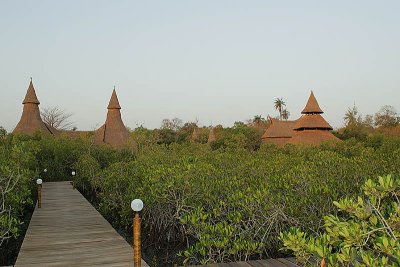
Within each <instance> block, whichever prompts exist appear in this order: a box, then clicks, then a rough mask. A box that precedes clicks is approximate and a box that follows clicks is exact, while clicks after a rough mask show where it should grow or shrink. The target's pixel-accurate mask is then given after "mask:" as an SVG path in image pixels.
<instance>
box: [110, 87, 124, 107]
mask: <svg viewBox="0 0 400 267" xmlns="http://www.w3.org/2000/svg"><path fill="white" fill-rule="evenodd" d="M107 108H108V109H121V106H120V105H119V101H118V97H117V92H116V91H115V88H114V90H113V92H112V95H111V98H110V102H109V103H108V107H107Z"/></svg>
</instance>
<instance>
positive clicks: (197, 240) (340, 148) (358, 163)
mask: <svg viewBox="0 0 400 267" xmlns="http://www.w3.org/2000/svg"><path fill="white" fill-rule="evenodd" d="M193 127H194V125H192V124H188V125H183V126H182V127H180V128H179V129H178V130H176V129H173V131H174V134H175V137H176V136H182V138H181V139H179V138H178V139H176V140H178V141H176V142H175V141H174V142H170V143H169V144H168V145H167V144H166V143H161V145H157V140H159V139H157V136H156V133H157V131H155V130H148V129H145V128H141V127H139V128H138V129H136V130H135V131H133V132H132V133H131V134H132V136H133V140H135V149H134V150H131V149H123V150H118V151H116V150H113V149H111V148H109V147H107V146H95V145H93V143H92V141H91V140H90V139H85V138H78V139H69V138H63V137H60V138H52V137H49V136H42V135H40V134H38V135H35V136H33V137H27V136H18V137H13V136H12V135H10V134H5V135H0V147H1V149H2V151H4V153H3V155H4V156H3V157H2V158H1V159H0V162H5V163H4V164H3V165H2V166H7V164H9V165H10V166H14V167H12V168H11V167H10V169H11V170H15V166H20V170H21V171H20V173H21V177H25V178H21V179H19V180H18V181H19V182H22V183H23V184H20V185H18V186H17V187H14V189H13V190H14V191H13V193H11V195H10V198H9V200H8V201H9V203H12V207H13V210H14V211H15V214H19V215H20V214H21V213H22V211H23V210H24V209H25V208H24V207H23V205H21V201H26V200H27V199H28V200H29V199H30V200H29V201H28V202H27V203H28V205H29V203H32V199H34V197H32V195H31V193H30V192H29V195H27V194H28V193H27V192H28V191H29V190H27V189H26V188H29V189H31V188H32V186H34V180H35V179H36V178H37V176H41V177H42V178H43V179H44V181H57V180H70V179H71V176H70V173H71V170H76V172H77V175H76V177H75V178H74V179H75V182H76V185H77V186H78V188H79V189H80V190H81V192H83V193H84V194H86V196H87V197H88V199H90V200H91V201H92V203H93V205H94V206H95V207H96V208H97V209H98V210H99V211H100V212H101V213H102V214H103V216H104V217H106V218H107V219H108V220H109V221H110V222H111V223H112V224H113V226H114V227H116V228H117V229H118V230H121V229H124V230H125V231H127V232H129V231H130V230H131V224H132V211H131V209H130V202H131V200H132V199H134V198H141V199H142V200H143V201H144V203H145V209H144V210H143V231H144V236H145V238H143V242H144V245H145V246H151V250H153V251H154V250H157V249H158V251H159V252H165V251H168V255H167V256H166V257H169V258H167V260H168V261H169V262H178V261H179V262H181V263H182V262H183V261H185V263H187V264H198V263H204V264H205V263H213V262H220V261H230V260H235V261H238V260H247V259H253V258H256V257H260V256H281V255H280V253H281V252H280V251H279V249H280V246H281V243H280V241H279V239H278V236H279V233H280V232H283V231H286V230H288V229H289V228H290V227H292V226H295V227H300V228H301V229H304V231H305V234H306V233H307V234H310V233H318V232H320V231H321V230H322V226H323V225H324V223H325V221H324V216H327V215H328V214H330V213H332V214H333V215H334V216H338V212H337V210H336V209H335V205H334V204H333V201H334V200H336V199H341V198H345V197H348V198H349V199H351V198H352V197H355V196H356V195H358V194H359V193H360V189H359V188H360V187H361V185H363V184H364V182H365V181H366V179H367V177H374V176H379V175H381V176H382V175H385V174H388V173H391V174H394V175H398V174H399V173H400V140H399V139H398V138H388V137H384V136H382V137H371V138H369V137H368V138H367V140H366V141H365V142H359V141H357V140H355V139H351V140H348V141H345V142H342V143H339V144H337V145H336V146H331V145H323V146H321V147H296V146H286V147H284V148H277V147H275V146H271V145H260V138H259V137H260V132H259V131H258V130H257V128H256V127H249V126H247V125H245V124H241V123H237V124H235V126H234V127H233V128H226V129H222V128H219V129H218V133H217V135H218V140H217V141H216V142H215V144H219V146H218V147H213V144H211V146H210V145H208V144H201V143H197V142H193V141H189V140H188V139H190V135H189V133H191V131H192V128H193ZM198 130H203V129H198ZM205 130H206V129H205ZM199 132H201V131H199ZM204 132H206V131H204ZM218 142H219V143H218ZM12 151H15V152H12ZM13 154H15V155H16V156H15V157H10V155H13ZM6 162H9V163H7V164H6ZM44 168H47V169H48V171H47V173H46V174H44V173H43V172H42V170H43V169H44ZM2 172H4V173H5V174H7V172H6V169H5V170H4V171H3V170H2ZM9 176H10V175H8V176H7V175H5V177H9ZM2 177H3V176H2ZM23 181H24V182H23ZM24 188H25V189H24ZM14 192H15V193H14ZM30 205H31V204H30ZM19 208H21V209H22V210H18V209H19ZM356 211H357V212H358V213H360V214H361V211H359V210H356ZM14 218H16V220H19V219H18V216H17V215H16V216H14ZM11 221H12V220H8V221H7V222H5V221H4V222H3V224H7V223H8V222H11ZM17 224H18V223H17V221H13V222H12V225H17ZM350 235H352V236H355V233H350ZM382 242H384V243H382V245H383V246H385V244H386V241H383V240H382ZM388 244H389V245H390V242H389V243H388ZM389 245H388V246H389ZM384 248H385V247H383V248H382V249H384ZM179 252H180V253H179ZM178 253H179V255H180V258H176V257H177V256H176V255H177V254H178ZM323 253H325V252H323ZM348 253H352V251H348ZM171 255H172V256H171ZM366 255H367V254H366ZM364 257H367V256H365V255H364ZM163 260H164V259H161V258H159V261H163Z"/></svg>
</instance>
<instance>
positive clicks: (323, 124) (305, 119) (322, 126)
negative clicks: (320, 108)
mask: <svg viewBox="0 0 400 267" xmlns="http://www.w3.org/2000/svg"><path fill="white" fill-rule="evenodd" d="M293 129H294V130H305V129H319V130H332V126H330V125H329V123H328V122H327V121H326V120H325V119H324V118H323V117H322V116H321V115H320V114H312V115H308V114H307V115H303V116H301V117H300V119H298V120H297V122H296V124H295V125H294V127H293Z"/></svg>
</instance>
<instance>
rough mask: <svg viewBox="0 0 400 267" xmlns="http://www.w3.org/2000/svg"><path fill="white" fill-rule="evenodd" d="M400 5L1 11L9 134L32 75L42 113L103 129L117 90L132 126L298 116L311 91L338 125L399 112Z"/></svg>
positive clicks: (1, 105) (22, 6)
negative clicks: (349, 117) (386, 110)
mask: <svg viewBox="0 0 400 267" xmlns="http://www.w3.org/2000/svg"><path fill="white" fill-rule="evenodd" d="M399 14H400V1H365V0H364V1H267V0H260V1H251V0H242V1H234V0H226V1H222V0H220V1H219V0H210V1H206V0H201V1H187V0H182V1H172V0H168V1H165V0H163V1H99V0H95V1H88V0H86V1H52V0H51V1H50V0H49V1H15V0H13V1H6V0H1V1H0V90H1V97H0V114H1V116H0V125H3V126H5V127H6V129H7V130H12V129H13V128H14V127H15V125H16V124H17V123H18V120H19V118H20V114H21V112H22V104H21V102H22V100H23V98H24V95H25V93H26V89H27V87H28V84H29V77H30V76H32V77H33V81H34V85H35V88H36V92H37V95H38V97H39V100H40V101H41V107H48V106H58V107H60V108H62V109H65V110H66V111H67V112H71V113H73V114H74V116H73V118H72V119H73V121H75V122H76V125H77V126H78V128H79V129H82V130H89V129H93V128H95V127H96V126H99V125H101V124H102V123H103V122H104V120H105V117H106V112H107V110H106V107H107V104H108V101H109V98H110V96H111V92H112V88H113V86H114V85H116V88H117V93H118V96H119V100H120V104H121V106H122V115H123V120H124V122H125V124H126V125H127V126H128V127H131V128H134V127H136V125H137V124H143V125H144V126H146V127H149V128H154V127H159V126H160V122H161V120H162V119H164V118H173V117H179V118H181V119H183V120H184V121H193V120H195V119H196V118H197V119H198V120H199V122H200V124H201V125H210V124H211V123H213V124H214V125H216V124H222V125H224V126H231V125H232V124H233V123H234V122H235V121H238V120H246V119H249V118H252V117H253V116H254V115H258V114H261V115H263V116H267V115H268V114H270V115H276V111H275V110H274V107H273V102H274V100H275V99H276V98H278V97H281V98H283V99H284V101H286V103H287V108H288V110H289V111H290V112H291V119H296V118H297V117H299V116H300V112H301V110H302V108H303V107H304V105H305V103H306V101H307V98H308V96H309V93H310V90H314V93H315V96H316V97H317V100H318V101H319V104H320V106H321V108H322V109H323V110H324V111H325V118H326V119H327V120H328V122H330V123H331V124H332V126H334V127H340V126H342V124H343V115H344V113H345V111H346V110H347V108H348V107H352V106H353V104H354V103H355V104H356V106H357V107H358V108H359V110H360V111H361V113H362V114H364V115H365V114H372V113H375V112H376V111H378V109H379V108H380V107H381V106H383V105H392V106H394V107H395V108H396V109H397V110H398V111H399V109H400V106H399V99H400V15H399Z"/></svg>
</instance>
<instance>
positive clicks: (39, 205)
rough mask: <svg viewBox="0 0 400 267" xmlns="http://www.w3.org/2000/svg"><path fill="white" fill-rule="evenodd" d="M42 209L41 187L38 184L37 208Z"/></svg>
mask: <svg viewBox="0 0 400 267" xmlns="http://www.w3.org/2000/svg"><path fill="white" fill-rule="evenodd" d="M41 207H42V185H41V184H38V208H39V209H40V208H41Z"/></svg>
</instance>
